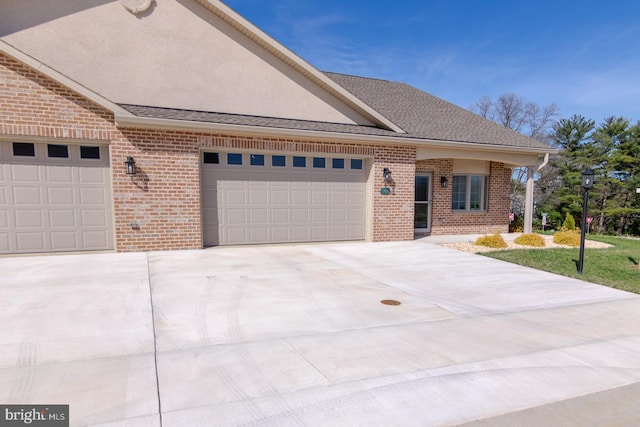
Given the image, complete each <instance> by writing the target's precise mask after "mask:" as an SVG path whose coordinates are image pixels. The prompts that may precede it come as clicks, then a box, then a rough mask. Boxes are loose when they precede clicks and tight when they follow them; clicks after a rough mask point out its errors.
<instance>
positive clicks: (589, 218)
mask: <svg viewBox="0 0 640 427" xmlns="http://www.w3.org/2000/svg"><path fill="white" fill-rule="evenodd" d="M592 222H593V218H592V217H590V216H588V217H587V224H591V223H592Z"/></svg>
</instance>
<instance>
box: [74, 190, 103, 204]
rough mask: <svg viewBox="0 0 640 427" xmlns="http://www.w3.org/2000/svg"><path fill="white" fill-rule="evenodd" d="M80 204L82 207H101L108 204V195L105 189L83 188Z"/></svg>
mask: <svg viewBox="0 0 640 427" xmlns="http://www.w3.org/2000/svg"><path fill="white" fill-rule="evenodd" d="M79 192H80V204H81V205H100V206H104V205H105V204H106V203H107V193H106V191H105V189H104V188H103V187H81V188H80V189H79Z"/></svg>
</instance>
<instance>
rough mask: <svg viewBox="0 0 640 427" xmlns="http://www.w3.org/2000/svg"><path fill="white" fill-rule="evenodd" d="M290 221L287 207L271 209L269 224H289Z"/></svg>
mask: <svg viewBox="0 0 640 427" xmlns="http://www.w3.org/2000/svg"><path fill="white" fill-rule="evenodd" d="M290 222H291V217H290V215H289V209H278V208H272V209H271V224H278V225H279V224H289V223H290Z"/></svg>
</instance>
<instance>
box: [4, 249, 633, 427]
mask: <svg viewBox="0 0 640 427" xmlns="http://www.w3.org/2000/svg"><path fill="white" fill-rule="evenodd" d="M0 270H1V271H2V275H1V276H0V277H1V279H0V324H1V325H2V334H1V335H0V404H12V403H22V404H24V403H28V404H69V405H70V412H71V425H117V426H158V425H163V426H214V425H215V426H226V425H255V426H258V425H265V426H351V425H359V426H395V425H397V426H408V425H421V426H453V425H468V426H516V425H517V426H590V425H615V426H637V425H640V405H638V404H637V398H638V397H639V396H640V296H637V295H634V294H629V293H625V292H621V291H616V290H613V289H609V288H606V287H601V286H597V285H593V284H589V283H585V282H582V281H579V280H573V279H568V278H564V277H560V276H556V275H553V274H547V273H543V272H540V271H536V270H531V269H527V268H524V267H519V266H516V265H512V264H508V263H503V262H501V261H496V260H492V259H488V258H485V257H482V256H479V255H472V254H468V253H463V252H459V251H456V250H454V249H448V248H443V247H440V246H438V245H436V244H433V243H429V240H428V239H425V240H419V241H413V242H399V243H345V244H321V245H316V244H314V245H291V246H264V247H255V246H254V247H237V248H213V249H207V250H201V251H183V252H166V253H165V252H163V253H159V252H156V253H149V254H145V253H134V254H92V255H86V254H82V255H61V256H34V257H15V258H2V259H0ZM385 299H393V300H397V301H400V302H401V304H400V305H397V306H391V305H384V304H381V303H380V301H381V300H385ZM0 415H1V414H0ZM0 418H1V416H0Z"/></svg>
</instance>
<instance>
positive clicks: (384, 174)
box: [382, 168, 393, 184]
mask: <svg viewBox="0 0 640 427" xmlns="http://www.w3.org/2000/svg"><path fill="white" fill-rule="evenodd" d="M382 179H384V182H385V183H387V184H389V183H390V182H391V181H393V178H391V171H390V170H389V168H384V170H383V171H382Z"/></svg>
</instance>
